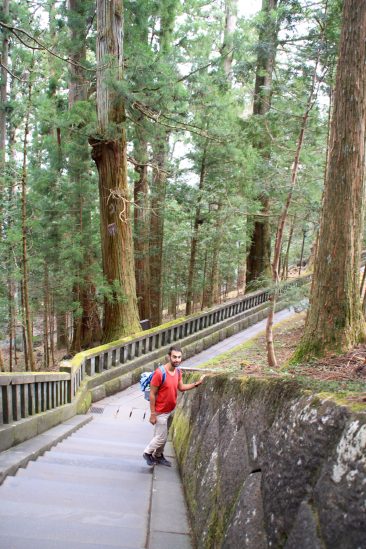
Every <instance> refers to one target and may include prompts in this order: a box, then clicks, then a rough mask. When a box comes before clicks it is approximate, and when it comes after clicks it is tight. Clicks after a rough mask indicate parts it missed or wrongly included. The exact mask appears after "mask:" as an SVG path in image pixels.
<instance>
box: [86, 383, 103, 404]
mask: <svg viewBox="0 0 366 549" xmlns="http://www.w3.org/2000/svg"><path fill="white" fill-rule="evenodd" d="M90 392H91V394H92V402H98V400H102V399H103V398H105V397H106V391H105V387H104V385H99V386H98V387H95V388H94V389H92V390H91V391H90Z"/></svg>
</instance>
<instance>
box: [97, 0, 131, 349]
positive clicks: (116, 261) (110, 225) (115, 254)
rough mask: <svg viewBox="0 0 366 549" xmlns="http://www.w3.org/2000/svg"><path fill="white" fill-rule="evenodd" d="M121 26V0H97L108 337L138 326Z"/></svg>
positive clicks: (105, 334) (105, 330)
mask: <svg viewBox="0 0 366 549" xmlns="http://www.w3.org/2000/svg"><path fill="white" fill-rule="evenodd" d="M122 32H123V5H122V2H121V0H109V1H108V0H97V65H98V67H97V113H98V125H99V129H98V136H97V137H95V138H92V139H90V143H91V145H92V146H93V153H92V157H93V159H94V160H95V163H96V165H97V169H98V173H99V200H100V228H101V241H102V258H103V273H104V276H105V278H106V281H107V282H108V284H109V288H110V295H109V296H106V297H105V301H104V323H103V341H104V342H107V341H111V340H113V339H117V338H119V337H122V336H124V335H129V334H132V333H135V332H138V331H139V330H140V323H139V317H138V309H137V299H136V283H135V269H134V258H133V241H132V230H131V215H130V209H131V208H130V197H129V191H128V181H127V142H126V130H125V127H124V124H125V109H124V104H123V102H122V99H121V98H120V97H119V98H117V97H116V92H115V91H114V88H113V87H112V86H110V85H109V81H110V78H111V74H110V73H111V71H114V75H115V79H116V80H117V81H121V80H122V67H123V41H122ZM116 65H117V68H116ZM112 127H113V129H111V128H112Z"/></svg>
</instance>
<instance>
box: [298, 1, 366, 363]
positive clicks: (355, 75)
mask: <svg viewBox="0 0 366 549" xmlns="http://www.w3.org/2000/svg"><path fill="white" fill-rule="evenodd" d="M365 41H366V4H365V2H364V1H363V0H345V2H344V6H343V23H342V32H341V40H340V53H339V60H338V67H337V79H336V87H335V94H334V112H333V117H332V123H331V132H330V147H329V165H328V170H327V175H326V180H325V189H324V203H323V209H322V215H321V223H320V237H319V249H318V253H317V261H316V264H315V269H314V275H313V284H312V290H311V297H310V309H309V313H308V316H307V322H306V326H305V333H304V336H303V339H302V341H301V344H300V346H299V348H298V350H297V352H296V353H295V359H301V358H303V357H304V356H311V355H317V354H324V353H326V352H327V351H330V350H332V351H334V350H335V351H341V350H345V349H349V348H350V347H351V346H353V345H354V344H355V343H357V342H358V341H361V340H363V339H364V338H365V321H364V319H363V315H362V309H361V302H360V275H359V260H360V249H361V235H362V226H363V213H364V166H365V126H366V67H365Z"/></svg>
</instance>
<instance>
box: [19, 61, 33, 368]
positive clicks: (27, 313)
mask: <svg viewBox="0 0 366 549" xmlns="http://www.w3.org/2000/svg"><path fill="white" fill-rule="evenodd" d="M31 68H33V62H32V67H31ZM31 101H32V83H31V74H30V76H29V84H28V98H27V111H26V114H25V126H24V139H23V166H22V177H21V188H22V271H23V273H22V274H23V298H24V302H23V303H24V319H23V321H24V324H25V331H26V334H27V339H26V341H27V353H26V354H27V358H28V362H29V367H30V369H31V370H32V371H34V370H35V369H36V363H35V359H34V352H33V333H32V332H33V328H32V314H31V308H30V302H29V286H28V283H29V268H28V262H29V259H28V243H27V231H28V222H27V152H28V151H27V146H28V135H29V116H30V110H31Z"/></svg>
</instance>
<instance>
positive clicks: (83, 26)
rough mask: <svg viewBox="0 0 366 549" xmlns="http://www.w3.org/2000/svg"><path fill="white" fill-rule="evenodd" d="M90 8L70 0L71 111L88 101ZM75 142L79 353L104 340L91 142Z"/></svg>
mask: <svg viewBox="0 0 366 549" xmlns="http://www.w3.org/2000/svg"><path fill="white" fill-rule="evenodd" d="M89 8H90V4H89V3H88V2H86V1H85V0H69V12H68V15H69V21H68V22H69V28H70V38H71V48H70V49H71V51H70V59H71V60H72V61H73V62H72V63H71V64H70V83H69V108H70V109H72V108H73V107H74V105H76V104H77V103H78V102H79V101H86V100H87V97H88V84H87V80H86V77H85V70H84V68H83V67H84V66H85V65H86V35H87V21H88V11H89ZM72 139H73V142H74V147H72V148H71V151H70V159H69V174H70V178H71V180H72V183H73V185H74V186H75V187H76V189H78V190H79V192H78V193H77V195H78V196H77V199H78V202H79V203H78V204H77V206H78V207H77V210H78V217H77V219H76V220H75V221H76V226H77V227H78V228H79V230H80V233H81V235H80V236H81V241H82V242H83V244H84V253H83V258H82V262H81V263H80V266H79V280H78V281H77V282H76V283H75V284H74V288H73V294H74V297H75V300H76V301H77V302H79V303H80V307H81V314H79V315H78V316H77V317H76V318H75V319H74V333H73V340H72V345H71V350H72V351H73V352H78V351H80V350H81V348H82V347H89V346H90V345H92V343H93V342H98V341H99V340H100V339H101V327H100V321H99V314H98V307H97V302H96V288H95V284H94V283H93V281H92V280H91V276H90V267H91V265H92V263H93V253H92V250H91V243H90V242H86V241H85V240H86V239H87V237H88V234H90V225H91V219H90V211H85V209H86V208H85V206H84V204H85V197H84V196H83V193H82V181H83V178H85V172H86V170H87V168H88V155H89V148H88V142H87V139H86V137H85V136H84V135H83V134H81V135H78V134H76V136H72ZM85 225H86V227H85ZM85 228H86V230H85ZM83 233H85V234H83ZM85 236H86V238H85Z"/></svg>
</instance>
